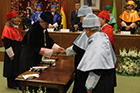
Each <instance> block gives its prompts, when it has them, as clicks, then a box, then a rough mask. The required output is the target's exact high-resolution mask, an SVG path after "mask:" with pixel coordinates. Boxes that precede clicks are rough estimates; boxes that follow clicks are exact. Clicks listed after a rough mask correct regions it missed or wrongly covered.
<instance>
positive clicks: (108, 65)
mask: <svg viewBox="0 0 140 93" xmlns="http://www.w3.org/2000/svg"><path fill="white" fill-rule="evenodd" d="M82 26H83V27H84V29H85V32H86V35H87V37H88V45H87V48H86V51H85V54H84V56H83V57H82V59H81V61H80V63H79V65H78V67H77V69H79V70H81V71H83V72H89V75H88V78H87V80H86V82H85V86H86V87H87V92H88V93H114V83H115V82H114V79H115V78H114V68H115V62H116V57H115V53H114V51H113V48H112V46H111V43H110V41H109V38H108V36H107V35H106V34H105V33H102V32H100V21H99V18H98V17H97V16H96V15H95V14H93V13H91V14H88V15H87V16H86V17H85V18H84V19H83V25H82ZM82 77H84V76H81V77H80V78H82Z"/></svg>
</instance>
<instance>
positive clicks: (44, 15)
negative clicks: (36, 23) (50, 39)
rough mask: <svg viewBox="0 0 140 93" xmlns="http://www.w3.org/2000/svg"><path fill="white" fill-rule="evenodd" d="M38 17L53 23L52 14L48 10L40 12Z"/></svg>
mask: <svg viewBox="0 0 140 93" xmlns="http://www.w3.org/2000/svg"><path fill="white" fill-rule="evenodd" d="M40 18H41V19H42V20H44V21H45V22H48V23H53V15H52V14H51V13H50V12H48V11H45V12H43V13H41V15H40Z"/></svg>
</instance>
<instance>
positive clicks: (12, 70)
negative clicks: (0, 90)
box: [2, 37, 22, 78]
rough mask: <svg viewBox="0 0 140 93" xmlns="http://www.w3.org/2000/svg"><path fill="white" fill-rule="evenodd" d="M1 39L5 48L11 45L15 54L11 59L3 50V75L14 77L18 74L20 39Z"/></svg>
mask: <svg viewBox="0 0 140 93" xmlns="http://www.w3.org/2000/svg"><path fill="white" fill-rule="evenodd" d="M2 40H3V43H4V47H5V50H6V49H8V48H9V47H10V46H11V47H12V49H13V52H14V54H15V55H14V59H13V60H12V61H11V60H10V58H9V56H8V55H7V53H6V52H5V56H4V70H3V76H4V77H13V78H16V77H17V76H18V75H19V58H20V51H21V45H22V44H21V42H20V41H15V40H11V39H8V38H6V37H4V39H2Z"/></svg>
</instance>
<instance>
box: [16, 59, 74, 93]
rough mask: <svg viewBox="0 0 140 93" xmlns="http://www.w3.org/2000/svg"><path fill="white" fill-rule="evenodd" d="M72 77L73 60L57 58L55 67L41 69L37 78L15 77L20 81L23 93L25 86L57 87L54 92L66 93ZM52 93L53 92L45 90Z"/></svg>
mask: <svg viewBox="0 0 140 93" xmlns="http://www.w3.org/2000/svg"><path fill="white" fill-rule="evenodd" d="M73 79H74V61H69V60H58V61H57V62H56V66H55V67H49V68H48V69H46V70H45V71H43V72H42V73H41V74H40V76H39V78H34V79H30V80H24V79H19V78H16V80H19V81H20V82H21V87H22V92H23V93H24V90H25V87H26V86H33V87H39V85H41V87H46V88H48V89H49V88H50V89H57V90H58V92H55V93H66V91H67V90H68V88H69V87H70V85H71V83H72V82H73ZM47 93H54V92H47Z"/></svg>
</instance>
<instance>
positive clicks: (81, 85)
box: [72, 31, 88, 93]
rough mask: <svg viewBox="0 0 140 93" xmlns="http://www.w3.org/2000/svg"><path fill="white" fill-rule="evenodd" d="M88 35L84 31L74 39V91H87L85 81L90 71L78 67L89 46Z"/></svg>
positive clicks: (76, 92)
mask: <svg viewBox="0 0 140 93" xmlns="http://www.w3.org/2000/svg"><path fill="white" fill-rule="evenodd" d="M87 39H88V38H87V36H86V34H85V31H83V32H82V33H81V34H80V35H79V36H78V37H77V39H76V40H75V41H74V46H73V50H74V52H76V55H75V82H74V88H73V92H72V93H86V87H85V82H86V79H87V76H88V72H83V71H80V70H78V69H77V66H78V64H79V62H80V61H81V59H82V57H83V55H84V53H85V50H86V46H87Z"/></svg>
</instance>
